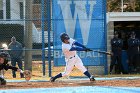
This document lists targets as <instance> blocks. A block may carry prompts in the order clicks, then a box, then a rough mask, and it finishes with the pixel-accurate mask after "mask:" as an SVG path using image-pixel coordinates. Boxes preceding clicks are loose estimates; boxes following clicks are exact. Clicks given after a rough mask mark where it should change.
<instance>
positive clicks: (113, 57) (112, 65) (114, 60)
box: [110, 55, 116, 74]
mask: <svg viewBox="0 0 140 93" xmlns="http://www.w3.org/2000/svg"><path fill="white" fill-rule="evenodd" d="M115 62H116V57H115V56H114V55H113V56H111V63H110V74H112V70H113V67H114V65H115Z"/></svg>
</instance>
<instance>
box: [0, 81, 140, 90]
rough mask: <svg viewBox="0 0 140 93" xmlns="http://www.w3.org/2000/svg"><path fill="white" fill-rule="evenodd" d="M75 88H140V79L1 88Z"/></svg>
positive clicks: (57, 82)
mask: <svg viewBox="0 0 140 93" xmlns="http://www.w3.org/2000/svg"><path fill="white" fill-rule="evenodd" d="M71 86H72V87H74V86H119V87H122V86H123V87H140V79H136V80H97V81H94V82H90V81H88V80H81V81H70V80H68V81H62V80H61V81H56V82H53V83H52V82H47V81H46V82H16V83H7V85H6V86H0V89H24V88H53V87H71Z"/></svg>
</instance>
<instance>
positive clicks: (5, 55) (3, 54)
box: [0, 52, 9, 58]
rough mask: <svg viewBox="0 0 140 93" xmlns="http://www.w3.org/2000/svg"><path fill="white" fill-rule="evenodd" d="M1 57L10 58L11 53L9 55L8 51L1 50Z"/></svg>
mask: <svg viewBox="0 0 140 93" xmlns="http://www.w3.org/2000/svg"><path fill="white" fill-rule="evenodd" d="M0 57H3V58H8V57H9V55H8V54H7V53H5V52H1V53H0Z"/></svg>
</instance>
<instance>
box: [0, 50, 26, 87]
mask: <svg viewBox="0 0 140 93" xmlns="http://www.w3.org/2000/svg"><path fill="white" fill-rule="evenodd" d="M8 57H9V55H8V54H7V53H5V52H1V53H0V71H1V70H8V69H11V70H14V71H19V72H20V73H23V71H22V70H21V69H19V68H17V67H13V66H10V65H9V64H8ZM0 85H6V80H5V79H4V76H3V75H0Z"/></svg>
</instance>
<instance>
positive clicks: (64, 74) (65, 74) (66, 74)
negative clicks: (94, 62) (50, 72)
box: [62, 73, 70, 77]
mask: <svg viewBox="0 0 140 93" xmlns="http://www.w3.org/2000/svg"><path fill="white" fill-rule="evenodd" d="M69 74H70V73H62V76H63V77H64V76H68V75H69Z"/></svg>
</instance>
